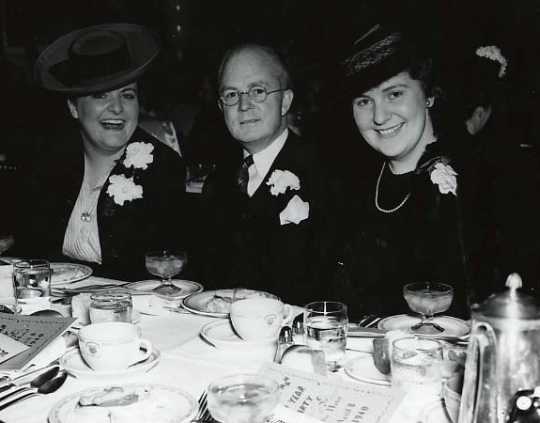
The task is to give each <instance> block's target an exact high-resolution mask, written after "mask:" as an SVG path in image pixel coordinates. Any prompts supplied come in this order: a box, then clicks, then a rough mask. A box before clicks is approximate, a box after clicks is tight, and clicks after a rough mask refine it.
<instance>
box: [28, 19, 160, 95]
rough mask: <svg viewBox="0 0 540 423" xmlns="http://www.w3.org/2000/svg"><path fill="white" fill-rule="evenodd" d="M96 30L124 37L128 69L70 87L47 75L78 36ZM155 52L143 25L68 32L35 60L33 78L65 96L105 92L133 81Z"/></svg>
mask: <svg viewBox="0 0 540 423" xmlns="http://www.w3.org/2000/svg"><path fill="white" fill-rule="evenodd" d="M98 29H99V30H110V31H115V32H118V33H121V34H122V35H123V36H124V37H125V39H126V41H127V43H128V48H129V50H130V52H131V55H132V58H131V60H132V65H131V66H130V67H129V69H126V70H125V71H123V72H119V73H117V74H114V75H110V76H105V77H103V78H100V79H99V80H98V81H93V82H92V84H81V83H79V84H70V83H68V82H67V81H63V80H61V79H60V78H58V76H56V75H55V74H53V72H51V69H52V68H53V67H55V66H58V65H61V64H63V63H65V62H67V61H68V59H69V54H68V52H69V48H70V46H71V45H72V44H73V42H74V41H75V40H76V39H77V38H78V37H79V36H80V35H81V34H82V33H84V32H87V31H90V30H98ZM159 50H160V45H159V42H158V39H157V37H156V36H154V34H153V33H152V32H150V31H149V30H148V29H147V28H145V27H143V26H140V25H135V24H129V23H114V24H103V25H95V26H91V27H87V28H82V29H80V30H77V31H73V32H70V33H69V34H66V35H64V36H62V37H60V38H59V39H57V40H56V41H55V42H54V43H52V44H51V45H50V46H49V47H47V48H46V49H45V50H44V51H43V52H42V53H41V54H40V56H39V58H38V59H37V61H36V64H35V68H34V76H35V78H36V80H37V81H38V82H39V83H40V84H41V86H43V87H44V88H45V89H48V90H51V91H55V92H58V93H63V94H66V95H68V96H69V95H86V94H92V93H97V92H102V91H108V90H112V89H115V88H118V87H121V86H123V85H126V84H129V83H131V82H133V81H135V80H137V79H138V78H139V77H140V76H141V75H142V74H143V73H144V72H145V71H146V70H147V69H148V67H149V66H150V64H151V63H152V62H153V60H154V59H155V57H156V56H157V55H158V53H159Z"/></svg>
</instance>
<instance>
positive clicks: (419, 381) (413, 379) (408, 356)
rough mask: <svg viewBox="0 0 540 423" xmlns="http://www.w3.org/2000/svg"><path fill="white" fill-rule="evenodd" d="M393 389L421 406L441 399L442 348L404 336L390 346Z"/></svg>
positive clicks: (427, 340) (429, 340) (429, 342)
mask: <svg viewBox="0 0 540 423" xmlns="http://www.w3.org/2000/svg"><path fill="white" fill-rule="evenodd" d="M390 360H391V361H390V362H391V368H392V387H394V388H397V389H400V390H402V391H404V392H406V393H407V400H408V401H410V403H411V404H412V403H414V404H415V405H420V406H423V405H425V404H427V403H429V402H432V401H434V400H436V399H437V398H440V394H441V389H442V381H443V348H442V345H441V343H440V342H438V341H436V340H434V339H425V338H418V337H407V338H400V339H396V340H395V341H394V342H393V343H392V354H391V359H390Z"/></svg>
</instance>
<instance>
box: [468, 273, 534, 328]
mask: <svg viewBox="0 0 540 423" xmlns="http://www.w3.org/2000/svg"><path fill="white" fill-rule="evenodd" d="M505 285H506V289H505V290H504V291H502V292H500V293H495V294H492V295H490V296H489V297H488V298H487V299H486V300H485V301H484V302H483V303H482V304H475V305H474V306H473V307H472V311H473V312H479V313H482V314H484V315H486V316H489V317H502V318H514V319H538V318H540V302H539V301H538V299H537V298H536V297H535V296H533V295H531V294H530V293H528V292H527V291H525V290H524V289H523V281H522V280H521V277H520V276H519V275H518V274H517V273H511V274H510V275H508V278H507V279H506V283H505Z"/></svg>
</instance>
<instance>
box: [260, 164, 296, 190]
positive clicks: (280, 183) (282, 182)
mask: <svg viewBox="0 0 540 423" xmlns="http://www.w3.org/2000/svg"><path fill="white" fill-rule="evenodd" d="M266 185H269V186H270V193H271V194H272V195H279V194H284V193H285V191H287V188H289V189H291V190H295V191H298V190H299V189H300V179H298V176H296V175H295V174H294V173H292V172H289V171H288V170H274V171H273V172H272V175H270V178H268V181H267V182H266Z"/></svg>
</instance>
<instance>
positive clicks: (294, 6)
mask: <svg viewBox="0 0 540 423" xmlns="http://www.w3.org/2000/svg"><path fill="white" fill-rule="evenodd" d="M0 16H1V20H0V22H1V35H2V40H1V41H2V42H1V48H2V49H1V51H0V59H1V61H2V64H3V67H2V73H1V74H0V81H1V84H2V91H3V93H4V95H3V98H4V102H3V103H4V104H3V113H2V114H1V116H2V119H3V120H4V122H3V124H4V127H5V126H8V127H10V128H13V127H16V128H19V129H21V130H23V131H24V130H27V129H28V126H29V125H33V126H41V125H51V124H52V122H51V119H53V116H54V114H52V110H54V107H53V106H52V104H53V100H52V98H51V96H50V95H47V96H45V98H44V96H43V93H40V91H39V89H37V88H36V87H35V86H34V85H33V79H32V66H33V63H34V61H35V59H36V57H37V55H38V54H39V52H40V51H41V50H42V49H43V48H44V47H46V46H47V45H48V44H49V43H50V42H52V41H53V40H54V39H56V38H57V37H59V36H60V35H63V34H65V33H66V32H69V31H70V30H73V29H77V28H80V27H83V26H87V25H92V24H97V23H104V22H115V21H116V22H118V21H125V22H134V23H140V24H144V25H147V26H149V27H151V28H153V29H154V30H155V31H156V32H157V33H159V35H160V37H161V39H162V42H163V47H164V48H163V52H162V54H161V56H160V59H159V61H158V63H157V66H155V67H154V70H153V73H152V74H151V75H150V76H149V78H151V80H152V84H151V87H152V89H151V90H149V91H150V95H149V98H148V100H149V101H150V102H151V103H154V104H153V106H155V107H157V108H158V109H159V108H163V109H170V108H171V107H173V106H174V104H175V103H178V102H196V101H199V100H200V99H199V98H198V95H200V86H201V83H202V81H203V79H204V78H205V77H206V78H207V79H208V80H210V81H213V74H214V72H215V69H216V67H217V63H218V60H219V57H220V56H221V54H222V53H223V51H224V49H225V48H227V46H229V45H231V43H234V42H236V41H239V40H242V39H250V40H256V41H262V42H271V43H274V44H277V45H279V46H281V47H282V49H283V50H285V51H286V52H287V53H288V56H289V57H290V61H291V64H292V67H293V71H294V76H295V79H296V81H297V99H298V101H300V100H301V97H302V95H303V94H305V93H304V92H303V91H305V90H303V88H304V87H303V84H304V83H305V81H309V80H311V79H312V78H313V77H319V76H321V75H324V74H325V70H326V68H327V67H328V66H329V65H332V64H335V63H337V62H338V61H339V59H340V58H342V57H343V56H342V48H343V47H346V46H349V45H350V42H351V40H352V39H354V38H352V37H355V38H356V37H357V36H358V35H359V34H361V33H362V32H363V31H365V30H366V29H368V28H369V27H370V26H371V25H372V24H373V23H375V22H377V21H380V20H381V19H384V20H395V21H397V22H399V23H400V24H401V25H408V26H410V27H411V28H412V29H413V30H414V31H416V32H417V34H418V35H419V36H420V38H421V39H422V40H423V41H425V42H426V43H427V44H431V45H432V46H435V51H436V52H437V54H438V55H439V59H440V63H441V64H442V70H443V74H444V75H445V77H447V78H448V80H452V79H453V78H455V77H456V75H457V76H459V74H460V67H461V64H462V63H463V61H464V60H465V58H466V57H467V55H469V56H470V54H472V52H474V49H475V48H476V47H478V46H480V45H492V44H495V45H498V46H499V47H500V48H501V49H502V51H503V53H504V55H505V56H506V57H507V58H508V60H509V63H510V65H509V68H508V78H509V81H510V86H511V90H512V92H513V109H514V114H515V115H517V116H518V117H519V121H520V122H519V126H520V128H519V133H520V135H519V137H526V138H528V139H529V140H528V142H529V143H535V140H536V138H537V133H538V132H539V131H538V129H537V128H536V126H537V124H536V120H537V119H535V116H534V111H535V110H536V108H537V105H538V90H537V87H538V85H539V84H538V83H539V79H540V76H539V72H538V69H539V65H540V63H539V61H540V54H539V53H540V48H539V40H540V37H539V35H540V25H539V24H540V19H539V18H540V2H539V1H538V0H520V1H518V2H510V1H500V0H495V1H493V0H438V1H436V0H417V1H411V0H409V1H403V0H402V1H396V0H386V1H381V0H355V1H338V2H328V1H323V0H273V1H269V2H254V1H253V0H227V1H222V0H99V1H98V0H93V1H92V0H49V1H35V0H0ZM44 102H45V103H44ZM57 104H58V105H59V107H64V106H63V102H62V101H60V100H58V102H57ZM2 138H3V139H2V141H0V143H1V144H0V152H1V150H2V146H3V147H4V150H5V149H6V148H8V149H9V145H8V144H10V142H14V141H10V139H11V138H12V137H10V139H6V137H2ZM17 142H18V143H21V142H22V143H23V144H24V142H25V141H24V140H23V141H17Z"/></svg>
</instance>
